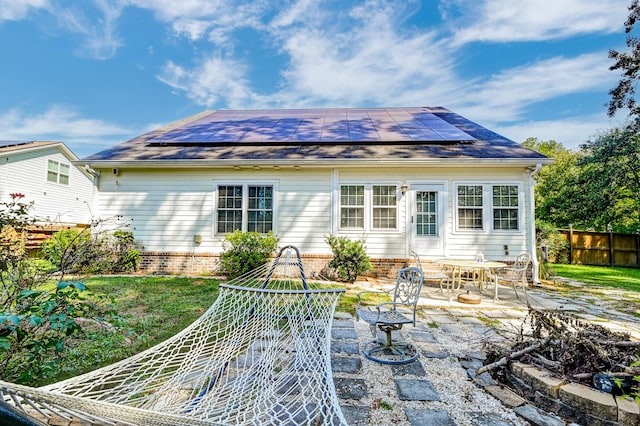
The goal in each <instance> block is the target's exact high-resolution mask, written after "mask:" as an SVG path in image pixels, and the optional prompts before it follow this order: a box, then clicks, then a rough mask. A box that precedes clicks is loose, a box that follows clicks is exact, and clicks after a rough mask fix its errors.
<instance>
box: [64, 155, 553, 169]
mask: <svg viewBox="0 0 640 426" xmlns="http://www.w3.org/2000/svg"><path fill="white" fill-rule="evenodd" d="M553 162H554V160H553V159H552V158H546V157H545V158H427V159H425V158H403V159H389V158H380V159H367V160H366V161H364V160H362V159H322V160H316V159H312V160H310V159H293V160H283V159H277V160H264V159H225V160H193V159H189V160H144V161H136V160H124V161H119V160H89V161H84V160H78V161H74V162H73V163H74V164H75V165H77V166H84V165H89V167H92V168H94V169H108V168H134V169H159V168H163V169H185V168H238V167H240V168H242V167H258V166H265V167H266V166H269V167H273V166H280V167H296V166H297V167H309V168H319V167H322V168H326V167H354V168H365V167H372V166H374V167H381V166H385V167H400V166H402V167H406V166H433V165H437V166H440V167H458V166H468V165H471V164H473V165H474V167H518V166H525V167H526V166H532V165H537V164H541V165H547V164H551V163H553Z"/></svg>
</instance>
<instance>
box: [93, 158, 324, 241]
mask: <svg viewBox="0 0 640 426" xmlns="http://www.w3.org/2000/svg"><path fill="white" fill-rule="evenodd" d="M167 176H170V180H169V179H168V178H167ZM264 181H266V182H273V181H275V182H277V188H278V194H277V195H276V196H277V202H278V206H277V217H276V218H274V220H275V221H277V222H278V226H277V235H278V237H279V238H280V243H281V244H282V245H286V244H295V245H298V246H299V247H304V250H305V253H326V252H327V248H326V244H325V243H324V242H323V241H324V236H325V235H326V234H327V233H328V232H329V231H330V214H329V212H330V205H331V204H330V171H328V170H315V171H312V172H300V171H279V172H276V171H264V172H260V173H259V174H258V173H256V172H244V171H233V170H230V171H225V172H221V171H219V170H200V169H199V170H174V171H171V172H169V173H167V172H165V171H160V170H156V171H149V170H125V171H119V173H118V175H117V176H116V175H114V174H113V173H112V171H111V170H103V171H102V175H101V177H100V196H99V197H98V202H97V206H98V207H97V208H98V210H99V211H100V213H101V216H102V217H103V218H105V217H115V216H117V215H122V216H123V219H124V220H129V219H133V222H132V224H133V229H134V233H135V236H136V239H137V240H139V241H141V242H142V243H143V244H144V247H145V249H146V250H149V251H176V252H185V251H194V252H196V253H198V252H204V253H206V252H219V251H221V249H222V241H223V239H224V236H223V235H220V234H216V233H215V229H214V213H215V212H214V204H215V200H214V198H213V193H214V185H215V184H216V182H219V183H229V182H254V183H260V182H264ZM196 234H198V235H201V236H202V242H201V243H200V244H197V245H196V244H195V243H194V242H193V237H194V235H196Z"/></svg>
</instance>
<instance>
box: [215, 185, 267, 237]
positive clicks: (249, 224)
mask: <svg viewBox="0 0 640 426" xmlns="http://www.w3.org/2000/svg"><path fill="white" fill-rule="evenodd" d="M273 209H274V190H273V185H252V184H237V185H236V184H233V185H218V186H217V207H216V224H217V225H216V232H217V233H227V232H233V231H235V230H236V229H239V230H241V231H243V232H260V233H267V232H269V231H273V230H274V229H273Z"/></svg>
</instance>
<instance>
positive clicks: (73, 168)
mask: <svg viewBox="0 0 640 426" xmlns="http://www.w3.org/2000/svg"><path fill="white" fill-rule="evenodd" d="M76 160H78V157H76V156H75V155H74V154H73V152H71V151H70V150H69V148H67V147H66V146H65V145H64V144H63V143H62V142H41V141H29V142H17V141H0V202H8V201H9V200H10V199H11V195H10V194H14V193H20V194H24V198H23V200H22V201H23V202H30V201H33V202H34V203H33V208H32V209H31V210H30V213H31V214H32V215H33V216H35V217H37V218H38V219H39V222H41V223H46V224H51V225H60V226H75V225H78V224H81V225H84V224H88V223H89V222H90V220H91V204H92V202H93V191H94V186H93V176H91V175H90V174H89V173H88V172H86V171H85V170H84V169H83V168H82V167H79V166H77V165H74V164H73V162H74V161H76Z"/></svg>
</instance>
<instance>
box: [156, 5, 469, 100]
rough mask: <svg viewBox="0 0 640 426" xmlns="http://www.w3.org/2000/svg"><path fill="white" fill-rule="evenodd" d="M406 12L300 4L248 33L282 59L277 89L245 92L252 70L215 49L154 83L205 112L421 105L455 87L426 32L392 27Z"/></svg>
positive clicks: (449, 67) (448, 63)
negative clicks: (257, 34) (329, 9)
mask: <svg viewBox="0 0 640 426" xmlns="http://www.w3.org/2000/svg"><path fill="white" fill-rule="evenodd" d="M406 7H407V4H406V2H402V3H393V2H386V1H369V2H365V3H362V4H360V5H359V6H356V7H349V8H347V9H346V10H344V11H341V13H334V14H328V13H324V12H323V11H321V10H320V9H319V8H318V7H316V6H315V5H314V4H313V3H309V2H307V1H306V0H301V1H300V2H298V3H296V4H294V5H292V6H291V7H290V8H289V9H286V10H284V11H282V12H281V13H280V14H278V15H276V16H275V18H274V19H273V20H272V21H271V23H270V24H269V25H268V26H266V27H265V28H258V27H253V28H254V29H259V30H261V31H262V34H264V35H265V39H268V40H269V41H268V43H272V44H274V45H279V46H280V49H281V53H283V54H284V55H285V56H286V57H287V58H288V63H287V65H286V67H285V68H284V69H282V70H281V76H282V80H281V82H280V83H281V84H280V86H278V87H274V88H273V91H270V92H269V93H267V92H263V93H260V94H258V93H256V92H255V91H254V90H253V89H252V88H251V83H250V81H249V77H248V76H249V75H250V72H251V71H252V70H250V68H249V64H248V63H246V62H244V61H243V60H242V59H241V58H239V57H236V56H233V51H232V50H231V51H229V50H227V51H226V53H225V54H224V55H223V54H222V53H220V52H221V50H217V51H216V52H214V53H212V54H210V55H209V56H208V57H206V58H204V59H202V61H201V63H200V64H198V65H197V66H195V67H191V68H187V67H186V66H184V65H181V64H177V63H175V62H171V61H170V62H167V64H166V66H165V69H164V70H163V72H162V75H161V76H160V79H161V81H163V82H165V83H166V84H168V85H170V86H171V87H173V88H174V89H177V90H178V91H183V92H185V93H186V95H187V96H188V97H190V98H191V99H193V100H194V101H196V102H198V103H200V104H204V105H206V106H212V105H214V104H216V103H220V104H224V105H226V106H228V107H231V108H256V107H265V106H270V107H304V106H319V105H322V104H326V105H332V106H362V105H372V104H375V105H378V104H385V105H390V104H394V105H423V104H425V103H428V101H429V100H430V99H434V98H435V99H438V98H442V97H444V96H445V94H446V93H447V92H448V91H450V90H453V89H454V88H455V87H457V86H458V85H459V83H458V82H456V81H455V78H451V77H450V76H451V75H453V74H454V73H453V67H454V63H453V59H452V56H451V55H450V53H449V52H447V51H446V49H445V48H444V47H445V46H444V45H443V43H442V42H441V41H439V40H438V38H437V35H436V34H435V33H434V32H431V31H417V30H412V31H408V32H401V31H400V30H399V29H398V28H399V27H400V26H401V22H402V21H403V19H404V18H406V16H407V15H408V14H409V13H410V12H407V10H406ZM336 15H339V18H337V17H336ZM434 64H437V66H435V65H434Z"/></svg>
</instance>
